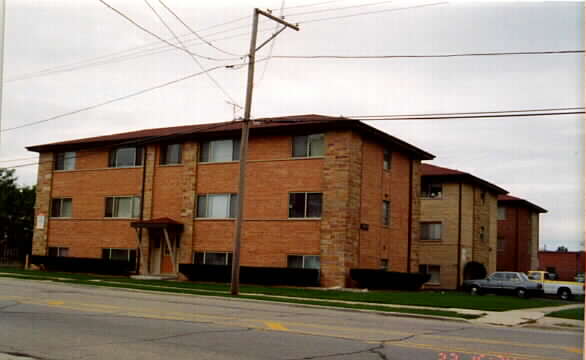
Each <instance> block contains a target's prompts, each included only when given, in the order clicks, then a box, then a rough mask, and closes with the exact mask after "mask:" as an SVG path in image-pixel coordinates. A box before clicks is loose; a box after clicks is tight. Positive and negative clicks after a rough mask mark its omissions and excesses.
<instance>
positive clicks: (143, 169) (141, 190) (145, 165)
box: [136, 145, 148, 274]
mask: <svg viewBox="0 0 586 360" xmlns="http://www.w3.org/2000/svg"><path fill="white" fill-rule="evenodd" d="M147 151H148V145H147V146H145V147H144V150H143V152H142V184H141V188H140V213H139V216H138V221H139V222H142V221H143V219H144V190H145V189H144V188H145V183H146V168H147ZM138 242H139V246H142V227H139V228H138ZM137 250H138V253H139V254H140V253H141V252H142V250H141V249H137ZM141 258H142V256H139V257H138V260H137V261H136V264H137V266H136V270H137V274H138V273H140V259H141ZM146 265H148V264H145V266H146ZM147 273H148V271H147Z"/></svg>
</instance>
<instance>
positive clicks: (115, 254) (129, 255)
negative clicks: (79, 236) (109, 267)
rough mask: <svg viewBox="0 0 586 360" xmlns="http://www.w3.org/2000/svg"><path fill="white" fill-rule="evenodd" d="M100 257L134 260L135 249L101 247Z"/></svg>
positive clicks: (114, 259) (132, 261)
mask: <svg viewBox="0 0 586 360" xmlns="http://www.w3.org/2000/svg"><path fill="white" fill-rule="evenodd" d="M102 259H105V260H113V261H128V262H131V263H134V262H135V261H136V249H111V248H106V249H102Z"/></svg>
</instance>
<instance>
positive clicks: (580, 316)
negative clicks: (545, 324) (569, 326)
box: [547, 307, 584, 320]
mask: <svg viewBox="0 0 586 360" xmlns="http://www.w3.org/2000/svg"><path fill="white" fill-rule="evenodd" d="M547 316H551V317H556V318H562V319H573V320H584V308H583V307H582V308H578V309H569V310H560V311H556V312H553V313H550V314H547Z"/></svg>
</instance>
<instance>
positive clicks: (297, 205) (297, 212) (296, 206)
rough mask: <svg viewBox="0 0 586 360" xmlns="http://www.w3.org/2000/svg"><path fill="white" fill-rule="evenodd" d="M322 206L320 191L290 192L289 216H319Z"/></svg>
mask: <svg viewBox="0 0 586 360" xmlns="http://www.w3.org/2000/svg"><path fill="white" fill-rule="evenodd" d="M321 207H322V193H307V192H301V193H290V194H289V217H290V218H320V217H321Z"/></svg>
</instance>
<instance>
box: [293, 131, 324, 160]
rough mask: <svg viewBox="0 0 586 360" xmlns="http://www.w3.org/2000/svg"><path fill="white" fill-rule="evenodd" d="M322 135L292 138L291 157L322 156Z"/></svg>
mask: <svg viewBox="0 0 586 360" xmlns="http://www.w3.org/2000/svg"><path fill="white" fill-rule="evenodd" d="M324 153H325V144H324V134H311V135H302V136H294V137H293V157H313V156H324Z"/></svg>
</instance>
